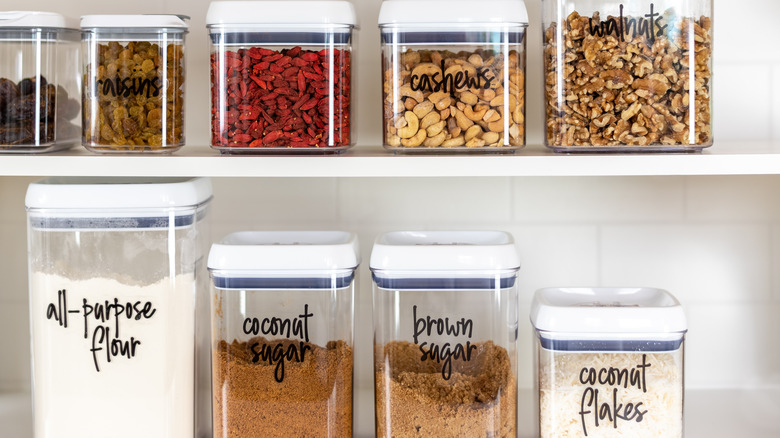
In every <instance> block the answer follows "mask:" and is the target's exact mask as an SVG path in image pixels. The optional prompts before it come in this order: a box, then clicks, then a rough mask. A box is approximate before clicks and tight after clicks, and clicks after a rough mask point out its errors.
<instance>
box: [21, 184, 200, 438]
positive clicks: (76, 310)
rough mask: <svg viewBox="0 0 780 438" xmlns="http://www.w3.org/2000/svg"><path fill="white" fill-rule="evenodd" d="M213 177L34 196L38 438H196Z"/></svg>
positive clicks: (30, 202) (49, 188)
mask: <svg viewBox="0 0 780 438" xmlns="http://www.w3.org/2000/svg"><path fill="white" fill-rule="evenodd" d="M210 199H211V183H210V182H209V180H208V179H205V178H152V179H139V178H127V179H117V178H111V179H107V178H51V179H47V180H43V181H41V182H37V183H34V184H31V185H30V187H29V189H28V191H27V199H26V205H27V217H28V233H27V234H28V248H29V284H30V327H31V338H32V343H31V351H32V381H33V419H34V421H33V431H34V436H35V438H82V437H102V436H111V437H112V438H138V437H149V438H192V437H194V436H197V437H201V436H203V435H201V434H196V431H195V423H196V420H197V417H196V406H197V404H198V402H197V399H196V394H197V393H198V390H197V382H196V375H197V372H198V371H200V370H201V368H200V367H201V366H202V365H205V366H207V363H203V364H201V363H198V361H197V359H196V357H197V355H198V353H199V351H198V350H197V346H196V333H197V331H196V330H197V325H198V321H197V319H196V318H195V314H196V308H197V307H198V305H199V304H200V303H201V302H202V301H205V299H206V297H205V296H201V295H200V294H199V291H201V290H203V291H204V292H205V291H207V290H208V289H207V287H206V288H203V287H204V286H208V285H207V283H206V282H205V281H204V278H203V275H202V272H204V271H203V270H204V262H205V257H204V253H205V250H206V247H205V245H204V244H205V243H206V242H207V236H208V234H207V212H208V205H209V202H210Z"/></svg>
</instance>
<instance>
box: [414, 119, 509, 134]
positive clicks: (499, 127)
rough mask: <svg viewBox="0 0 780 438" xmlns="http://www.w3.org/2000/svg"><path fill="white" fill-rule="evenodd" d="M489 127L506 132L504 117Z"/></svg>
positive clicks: (491, 123)
mask: <svg viewBox="0 0 780 438" xmlns="http://www.w3.org/2000/svg"><path fill="white" fill-rule="evenodd" d="M488 129H490V130H491V131H493V132H504V118H503V117H501V118H500V119H498V120H496V121H495V122H490V123H488ZM399 132H400V131H399Z"/></svg>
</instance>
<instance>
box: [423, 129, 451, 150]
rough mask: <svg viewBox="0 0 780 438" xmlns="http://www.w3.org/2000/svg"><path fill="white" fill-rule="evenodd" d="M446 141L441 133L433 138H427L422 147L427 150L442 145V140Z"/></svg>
mask: <svg viewBox="0 0 780 438" xmlns="http://www.w3.org/2000/svg"><path fill="white" fill-rule="evenodd" d="M446 139H447V134H446V133H445V132H444V131H442V132H440V133H438V134H436V135H435V136H433V137H428V139H426V140H425V141H424V142H423V146H426V147H429V148H435V147H437V146H441V144H442V143H444V140H446Z"/></svg>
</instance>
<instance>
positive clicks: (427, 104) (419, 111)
mask: <svg viewBox="0 0 780 438" xmlns="http://www.w3.org/2000/svg"><path fill="white" fill-rule="evenodd" d="M412 111H413V112H414V114H415V115H416V116H417V118H419V119H422V118H423V117H425V116H426V115H427V114H428V113H430V112H431V111H433V102H431V101H429V100H426V101H423V102H420V103H418V104H417V106H415V107H414V108H413V109H412Z"/></svg>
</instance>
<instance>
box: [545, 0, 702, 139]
mask: <svg viewBox="0 0 780 438" xmlns="http://www.w3.org/2000/svg"><path fill="white" fill-rule="evenodd" d="M712 18H713V15H712V0H696V1H694V0H661V1H658V0H636V1H631V2H616V1H612V0H543V1H542V25H543V27H544V78H545V79H544V103H545V106H544V107H545V126H546V130H545V140H544V142H545V145H546V146H547V147H549V148H551V149H552V150H554V151H555V152H698V151H701V150H702V149H704V148H706V147H709V146H712V131H713V130H712V36H713V29H712Z"/></svg>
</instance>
